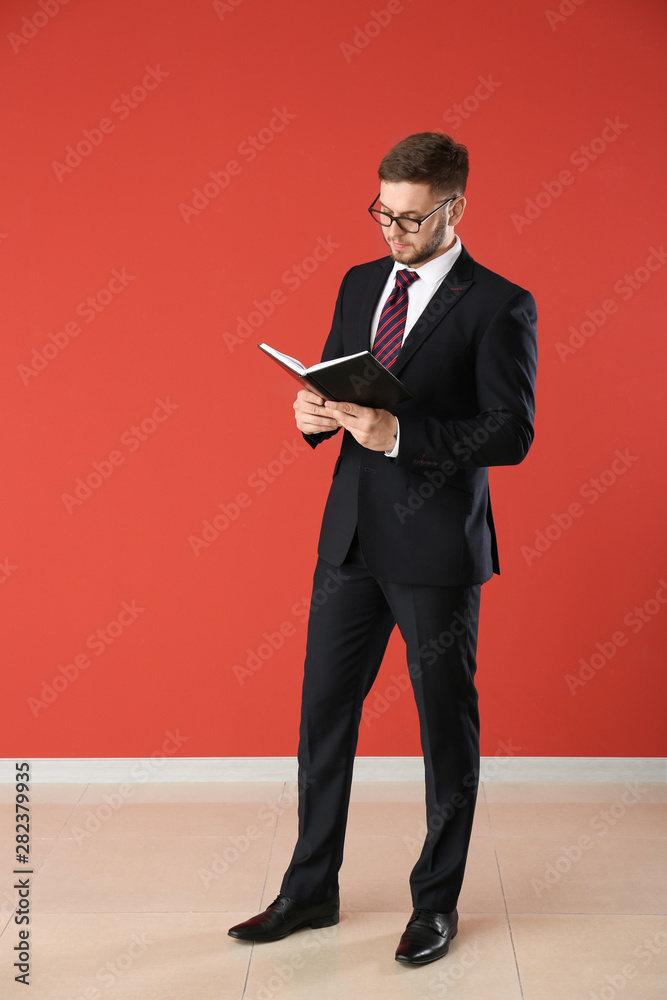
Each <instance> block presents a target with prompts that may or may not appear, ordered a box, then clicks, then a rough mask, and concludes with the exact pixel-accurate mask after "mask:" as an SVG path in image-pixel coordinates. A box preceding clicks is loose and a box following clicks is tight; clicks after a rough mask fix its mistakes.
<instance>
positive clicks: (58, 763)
mask: <svg viewBox="0 0 667 1000" xmlns="http://www.w3.org/2000/svg"><path fill="white" fill-rule="evenodd" d="M15 766H16V761H15V760H14V759H11V760H7V759H6V760H0V782H13V781H14V775H15ZM30 767H31V780H32V782H34V783H36V784H41V783H51V782H54V783H55V782H59V783H64V784H69V783H74V784H79V783H83V784H85V783H88V782H96V783H116V782H134V781H141V782H145V781H151V782H152V781H169V782H179V781H187V782H192V781H207V782H216V781H294V780H296V776H297V764H296V758H295V757H167V756H165V755H159V754H153V755H152V756H151V757H98V758H90V759H87V758H81V757H63V758H33V759H32V760H31V761H30ZM354 777H355V780H356V781H423V779H424V764H423V761H422V758H421V757H357V759H356V761H355V768H354ZM482 781H505V782H511V781H564V782H577V781H620V782H623V781H642V782H647V781H648V782H659V783H661V784H664V783H665V782H667V758H665V757H508V756H502V755H500V754H499V755H497V756H496V757H483V758H482Z"/></svg>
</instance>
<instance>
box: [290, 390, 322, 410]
mask: <svg viewBox="0 0 667 1000" xmlns="http://www.w3.org/2000/svg"><path fill="white" fill-rule="evenodd" d="M296 398H297V399H300V400H302V401H303V402H304V403H314V404H315V405H316V406H321V405H322V403H323V402H324V400H323V399H322V397H321V396H318V395H317V394H316V393H314V392H311V391H310V389H299V392H298V393H297V397H296Z"/></svg>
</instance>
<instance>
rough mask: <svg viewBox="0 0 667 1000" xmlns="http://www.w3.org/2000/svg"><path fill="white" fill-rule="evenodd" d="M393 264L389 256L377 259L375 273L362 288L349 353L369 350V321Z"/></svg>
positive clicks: (371, 318)
mask: <svg viewBox="0 0 667 1000" xmlns="http://www.w3.org/2000/svg"><path fill="white" fill-rule="evenodd" d="M393 266H394V262H393V260H392V259H391V257H385V258H383V259H382V260H379V261H377V267H376V270H375V273H374V275H372V276H371V279H370V281H369V282H368V283H367V285H366V287H365V289H364V294H363V297H362V300H361V304H360V306H359V311H358V313H357V322H356V325H355V327H354V343H353V344H352V345H351V349H350V352H349V353H350V354H357V353H358V352H359V351H370V349H371V347H370V343H371V322H372V320H373V313H374V312H375V307H376V306H377V304H378V299H379V298H380V295H381V294H382V289H383V288H384V286H385V284H386V282H387V278H388V277H389V274H390V272H391V269H392V267H393Z"/></svg>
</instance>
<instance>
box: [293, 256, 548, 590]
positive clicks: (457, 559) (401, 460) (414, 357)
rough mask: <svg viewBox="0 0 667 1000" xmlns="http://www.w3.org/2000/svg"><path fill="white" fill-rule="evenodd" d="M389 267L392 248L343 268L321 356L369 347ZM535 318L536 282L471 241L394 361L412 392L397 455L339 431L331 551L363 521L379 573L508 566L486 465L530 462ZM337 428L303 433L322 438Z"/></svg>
mask: <svg viewBox="0 0 667 1000" xmlns="http://www.w3.org/2000/svg"><path fill="white" fill-rule="evenodd" d="M392 266H393V261H392V259H391V258H390V257H384V258H382V259H381V260H376V261H372V262H371V263H369V264H361V265H360V266H358V267H353V268H352V269H351V270H350V271H348V273H347V274H346V275H345V277H344V279H343V283H342V285H341V288H340V292H339V294H338V300H337V302H336V309H335V312H334V318H333V323H332V327H331V332H330V333H329V336H328V338H327V342H326V345H325V347H324V352H323V354H322V360H323V361H326V360H330V359H332V358H338V357H343V356H344V355H348V354H356V353H357V352H359V351H363V350H367V349H368V347H369V342H370V326H371V321H372V317H373V313H374V310H375V307H376V305H377V302H378V299H379V297H380V294H381V292H382V289H383V288H384V286H385V283H386V280H387V277H388V275H389V272H390V270H391V268H392ZM536 318H537V314H536V308H535V302H534V300H533V297H532V295H531V294H530V293H529V292H527V291H525V290H524V289H523V288H520V287H519V286H518V285H514V284H512V283H511V282H509V281H507V280H506V279H505V278H502V277H501V276H500V275H498V274H495V273H494V272H493V271H489V270H488V269H487V268H485V267H482V266H481V265H480V264H477V263H476V262H475V261H474V260H473V259H472V257H470V255H469V254H468V253H467V252H466V250H465V249H462V251H461V254H460V256H459V258H458V260H457V261H456V263H455V264H454V267H453V268H452V270H451V271H450V272H449V274H448V275H447V276H446V277H445V279H444V281H443V282H442V284H441V285H440V287H439V288H438V290H437V292H436V293H435V295H434V296H433V298H432V299H431V301H430V303H429V305H428V306H427V307H426V309H425V310H424V312H423V313H422V315H421V316H420V318H419V319H418V321H417V323H416V324H415V326H414V327H413V328H412V329H411V331H410V333H409V335H408V337H407V338H406V340H405V343H404V344H403V347H402V348H401V351H400V353H399V355H398V359H397V361H396V363H395V364H394V367H393V368H392V372H393V373H394V374H395V375H396V376H397V377H398V378H399V379H400V380H401V381H402V382H403V383H404V384H405V385H406V386H408V388H409V389H411V390H412V392H413V393H414V394H415V399H413V400H410V401H409V402H405V403H400V404H398V405H397V406H395V407H394V408H393V409H392V412H393V413H395V415H396V416H397V417H398V420H399V423H400V439H399V440H400V446H399V452H398V457H397V458H395V459H390V458H387V457H386V456H385V455H384V454H383V453H382V452H374V451H369V450H368V449H367V448H363V447H361V445H359V444H357V442H356V441H355V440H354V438H353V437H352V435H351V434H349V433H348V432H347V431H345V432H344V434H343V440H342V445H341V450H340V455H339V457H338V461H337V462H336V466H335V469H334V473H333V481H332V484H331V490H330V492H329V498H328V500H327V504H326V508H325V511H324V518H323V521H322V530H321V534H320V541H319V547H318V552H319V554H320V555H321V556H322V557H323V558H324V559H326V560H327V561H328V562H330V563H332V564H333V565H335V566H339V565H340V564H341V562H342V561H343V559H344V558H345V555H346V553H347V551H348V548H349V545H350V542H351V540H352V537H353V535H354V530H355V527H358V530H359V541H360V544H361V548H362V551H363V553H364V556H365V559H366V563H367V565H368V567H369V569H370V571H371V572H372V573H373V574H374V575H375V576H376V578H377V579H379V580H386V581H392V582H395V583H411V584H430V585H444V586H465V585H468V584H471V583H483V582H484V581H485V580H488V579H489V578H490V576H491V575H492V573H493V572H496V573H498V572H499V565H498V552H497V546H496V536H495V530H494V525H493V516H492V513H491V503H490V497H489V487H488V469H489V466H492V465H516V464H517V463H519V462H521V461H522V460H523V458H525V456H526V453H527V452H528V449H529V447H530V445H531V442H532V440H533V417H534V408H535V395H534V387H535V372H536V366H537V342H536V328H535V324H536ZM331 433H337V432H331ZM331 433H328V434H307V435H304V437H305V439H306V441H308V443H309V444H311V445H312V446H313V447H316V445H318V444H319V443H320V441H322V440H324V439H325V438H327V437H330V436H331Z"/></svg>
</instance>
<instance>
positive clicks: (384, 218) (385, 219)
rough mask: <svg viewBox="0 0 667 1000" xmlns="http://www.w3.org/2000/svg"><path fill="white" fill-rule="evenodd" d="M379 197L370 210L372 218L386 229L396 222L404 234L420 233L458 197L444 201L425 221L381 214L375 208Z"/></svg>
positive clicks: (386, 213) (454, 196)
mask: <svg viewBox="0 0 667 1000" xmlns="http://www.w3.org/2000/svg"><path fill="white" fill-rule="evenodd" d="M379 197H380V195H378V196H377V198H375V200H374V201H373V204H372V205H371V206H370V208H369V209H368V211H369V212H370V215H371V217H372V218H373V219H375V221H376V222H379V223H380V225H381V226H385V228H386V227H388V226H390V225H391V224H392V222H395V223H397V225H398V226H399V228H400V229H402V230H403V232H404V233H418V232H419V230H420V229H421V227H422V226H423V225H424V223H425V222H427V221H428V220H429V219H430V218H431V216H432V215H435V213H436V212H439V211H440V209H441V208H444V207H445V205H446V204H447V203H448V202H450V201H454V200H455V199H456V198H457V197H458V195H452V197H451V198H448V199H447V201H443V203H442V205H438V207H437V208H434V209H433V211H432V212H429V213H428V215H426V216H424V218H423V219H406V218H397V217H396V216H395V215H390V214H389V212H381V211H380V209H379V208H375V207H374V206H375V202H376V201H377V200H378V198H379Z"/></svg>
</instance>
